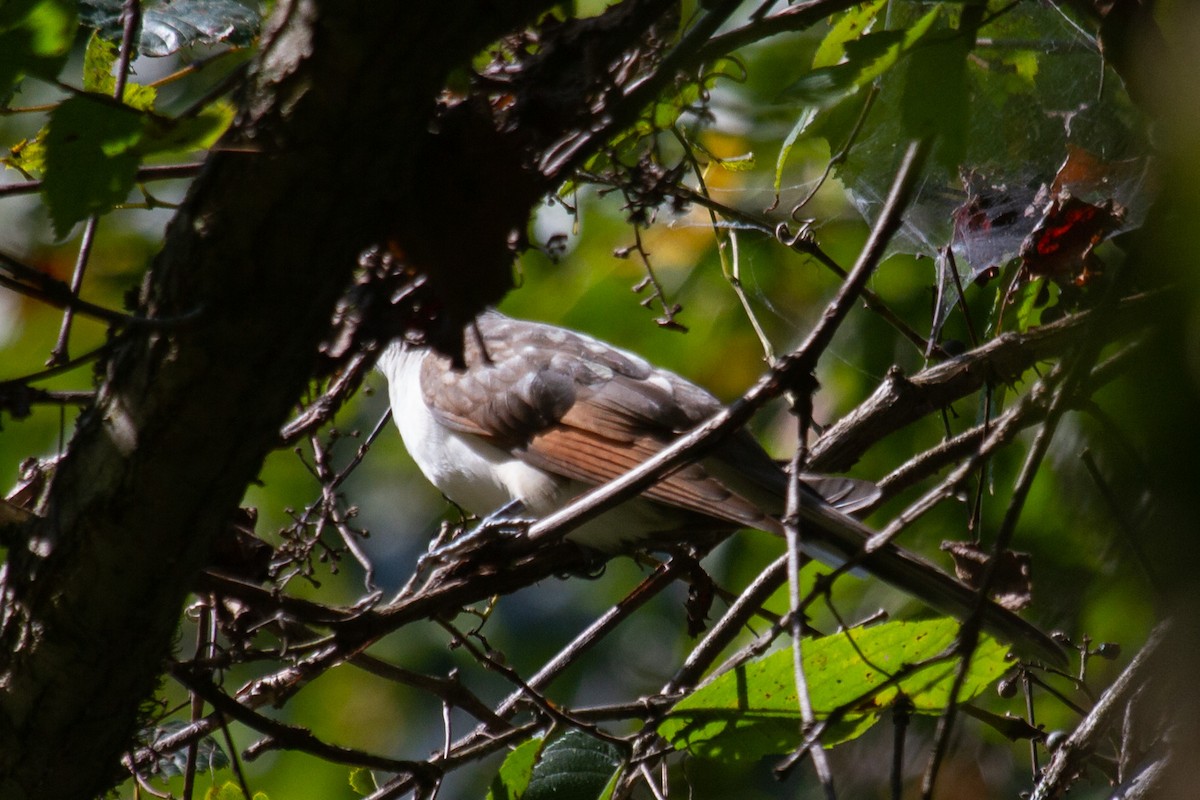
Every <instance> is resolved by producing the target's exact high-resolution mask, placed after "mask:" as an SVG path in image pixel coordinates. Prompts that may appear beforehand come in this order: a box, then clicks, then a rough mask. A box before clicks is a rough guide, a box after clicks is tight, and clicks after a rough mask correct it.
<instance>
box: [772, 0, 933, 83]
mask: <svg viewBox="0 0 1200 800" xmlns="http://www.w3.org/2000/svg"><path fill="white" fill-rule="evenodd" d="M941 14H942V7H941V6H935V7H934V8H932V9H930V10H929V11H928V12H927V13H926V14H925V15H923V16H922V17H920V18H919V19H918V20H917V21H916V22H914V23H913V24H912V25H911V26H909V27H908V28H904V29H902V30H894V31H878V32H875V33H868V34H864V35H863V36H860V37H859V38H858V39H854V40H850V41H846V42H845V43H844V44H843V45H842V47H843V49H844V51H845V54H846V59H845V61H843V62H842V63H840V64H835V65H833V66H829V67H821V68H819V69H814V70H812V71H811V72H809V73H808V74H807V75H805V76H803V77H802V78H800V80H798V81H796V82H795V83H793V84H792V85H791V86H789V87H788V88H787V94H788V95H790V96H792V97H795V98H797V99H799V100H802V101H805V102H808V103H812V104H816V105H822V106H827V105H831V104H833V103H835V102H837V101H838V100H840V99H842V98H843V97H845V96H846V95H848V94H852V93H854V92H856V91H858V90H859V89H860V88H861V87H863V86H865V85H867V84H868V83H870V82H871V81H873V80H875V79H876V78H878V77H879V76H880V75H882V74H883V73H885V72H887V71H888V70H889V69H891V68H892V67H894V66H895V65H896V64H897V63H898V62H899V61H900V59H901V58H902V57H903V56H905V55H906V54H907V53H909V51H911V50H912V49H913V47H914V46H915V45H916V44H917V43H918V42H920V41H921V40H922V39H923V38H924V37H925V36H926V35H927V34H928V33H929V30H930V28H931V26H932V25H933V23H934V21H936V20H937V19H938V18H939V17H940V16H941Z"/></svg>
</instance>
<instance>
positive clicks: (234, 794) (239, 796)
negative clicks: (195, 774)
mask: <svg viewBox="0 0 1200 800" xmlns="http://www.w3.org/2000/svg"><path fill="white" fill-rule="evenodd" d="M204 800H246V793H245V792H243V791H242V787H240V786H238V785H237V784H236V783H234V782H233V781H225V783H223V784H221V785H220V786H217V785H216V784H213V785H212V786H211V787H209V790H208V791H207V792H205V793H204ZM254 800H269V798H268V797H267V793H266V792H255V793H254Z"/></svg>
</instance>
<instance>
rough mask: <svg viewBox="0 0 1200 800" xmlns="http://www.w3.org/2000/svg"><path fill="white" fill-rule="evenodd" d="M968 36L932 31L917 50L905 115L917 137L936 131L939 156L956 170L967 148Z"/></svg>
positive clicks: (912, 57) (906, 92)
mask: <svg viewBox="0 0 1200 800" xmlns="http://www.w3.org/2000/svg"><path fill="white" fill-rule="evenodd" d="M969 44H970V43H969V42H968V41H967V39H966V37H964V36H961V35H958V34H957V33H956V32H954V31H941V32H939V34H937V36H936V38H935V37H933V36H931V37H929V38H928V39H927V40H926V41H925V42H923V43H922V44H921V46H920V47H917V48H915V49H914V50H913V52H912V53H911V55H910V57H909V59H908V64H907V65H906V67H907V71H906V73H905V84H904V96H903V99H902V100H901V120H902V122H903V125H904V131H905V134H906V135H907V136H908V137H910V138H913V139H917V138H921V137H925V136H936V137H937V140H938V141H937V150H936V151H935V157H936V158H937V160H938V161H939V162H940V163H942V165H943V166H945V167H947V168H948V169H949V170H950V171H951V173H953V172H954V170H956V169H957V167H958V165H959V164H960V163H961V161H962V158H963V156H964V154H965V153H966V144H967V142H966V136H967V121H968V115H969V104H968V102H967V79H966V62H967V54H968V53H969V52H970V48H969Z"/></svg>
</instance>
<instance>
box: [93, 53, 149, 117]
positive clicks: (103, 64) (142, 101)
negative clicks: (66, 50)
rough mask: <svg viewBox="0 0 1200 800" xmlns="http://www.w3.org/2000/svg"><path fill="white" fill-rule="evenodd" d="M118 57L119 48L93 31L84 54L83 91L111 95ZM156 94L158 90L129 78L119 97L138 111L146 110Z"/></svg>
mask: <svg viewBox="0 0 1200 800" xmlns="http://www.w3.org/2000/svg"><path fill="white" fill-rule="evenodd" d="M117 56H118V48H117V46H116V45H115V44H113V43H112V42H110V41H107V40H105V39H101V38H100V37H99V36H97V35H96V34H92V38H91V39H89V40H88V46H87V50H86V51H85V52H84V55H83V88H84V90H85V91H88V92H95V93H96V94H103V95H108V96H110V97H111V96H112V94H113V91H114V90H115V89H116V86H117V78H116V76H115V75H113V68H114V67H115V66H116V64H117ZM157 96H158V92H157V91H156V90H155V89H154V87H152V86H142V85H140V84H137V83H134V82H132V81H128V82H127V83H126V84H125V90H124V94H123V96H122V98H121V100H122V102H124V103H126V104H127V105H129V106H132V107H133V108H136V109H138V110H139V111H149V110H151V109H152V108H154V101H155V99H156V98H157Z"/></svg>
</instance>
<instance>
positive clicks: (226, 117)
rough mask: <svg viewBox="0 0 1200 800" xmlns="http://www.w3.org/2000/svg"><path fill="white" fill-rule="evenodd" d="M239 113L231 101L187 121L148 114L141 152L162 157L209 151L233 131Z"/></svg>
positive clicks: (219, 102)
mask: <svg viewBox="0 0 1200 800" xmlns="http://www.w3.org/2000/svg"><path fill="white" fill-rule="evenodd" d="M236 111H237V109H236V108H235V107H234V105H233V103H230V102H229V101H228V100H216V101H214V102H212V103H209V104H208V105H207V106H205V108H204V110H202V111H201V112H200V113H199V114H196V115H194V116H191V117H185V118H183V119H171V118H170V117H163V116H159V115H148V116H147V117H146V124H145V129H144V133H145V135H144V136H143V138H142V141H141V143H140V144H139V146H138V152H139V153H141V154H142V155H152V154H154V155H162V154H166V153H190V152H192V151H194V150H207V149H208V148H210V147H212V146H213V144H215V143H216V141H217V139H220V138H221V135H222V134H224V133H225V131H226V130H227V129H228V128H229V125H230V123H232V122H233V115H234V113H235V112H236Z"/></svg>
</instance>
